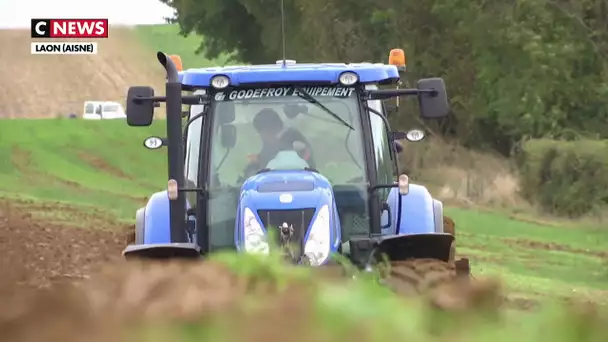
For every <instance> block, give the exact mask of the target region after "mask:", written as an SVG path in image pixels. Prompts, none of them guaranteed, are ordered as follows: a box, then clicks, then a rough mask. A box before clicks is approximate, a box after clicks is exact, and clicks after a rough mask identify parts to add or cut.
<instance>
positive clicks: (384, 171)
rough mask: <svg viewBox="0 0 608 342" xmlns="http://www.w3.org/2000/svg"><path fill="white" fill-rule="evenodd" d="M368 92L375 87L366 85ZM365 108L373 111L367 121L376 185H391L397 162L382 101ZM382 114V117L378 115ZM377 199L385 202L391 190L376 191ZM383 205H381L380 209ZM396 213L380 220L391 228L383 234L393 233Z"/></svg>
mask: <svg viewBox="0 0 608 342" xmlns="http://www.w3.org/2000/svg"><path fill="white" fill-rule="evenodd" d="M366 88H367V89H369V90H374V89H378V87H377V86H375V85H368V86H367V87H366ZM367 106H368V107H369V108H371V109H373V111H371V110H370V111H369V120H370V127H371V133H372V146H373V151H374V162H375V168H376V175H377V178H378V180H377V182H378V184H392V183H394V182H395V181H396V180H397V177H398V174H397V160H396V155H395V153H393V152H394V149H393V146H392V145H391V144H392V142H391V140H390V130H389V127H388V126H387V122H388V121H387V120H386V116H385V115H386V114H385V110H384V106H383V104H382V101H380V100H370V101H367ZM378 113H380V114H382V115H383V116H384V117H383V116H381V115H379V114H378ZM377 191H378V195H379V196H378V197H379V198H380V199H381V200H382V202H387V200H388V195H389V193H390V191H391V189H387V188H385V189H378V190H377ZM382 205H384V203H381V208H382ZM397 214H398V213H396V212H392V213H391V216H392V217H390V219H391V221H392V222H388V221H389V217H388V216H389V215H388V214H387V213H384V214H383V215H382V218H381V224H382V226H383V227H386V226H387V225H388V224H389V223H390V224H391V227H386V228H383V229H382V232H383V233H385V234H388V233H394V232H393V231H391V229H392V228H393V227H394V224H392V223H393V222H395V219H396V218H395V217H394V216H395V215H397Z"/></svg>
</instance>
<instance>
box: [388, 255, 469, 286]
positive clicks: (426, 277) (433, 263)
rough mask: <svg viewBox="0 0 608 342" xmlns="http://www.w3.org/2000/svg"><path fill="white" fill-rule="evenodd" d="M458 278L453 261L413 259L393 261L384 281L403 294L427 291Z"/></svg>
mask: <svg viewBox="0 0 608 342" xmlns="http://www.w3.org/2000/svg"><path fill="white" fill-rule="evenodd" d="M456 279H457V275H456V268H455V267H454V264H453V263H446V262H443V261H441V260H436V259H411V260H405V261H394V262H391V265H390V268H389V270H388V272H386V274H385V275H384V277H383V280H384V283H385V284H386V285H388V286H389V287H391V288H392V289H393V290H394V291H395V292H397V293H399V294H403V295H417V294H423V293H427V292H428V291H431V290H434V289H435V288H437V287H439V286H441V285H445V284H449V283H451V282H453V281H455V280H456Z"/></svg>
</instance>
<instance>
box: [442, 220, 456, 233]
mask: <svg viewBox="0 0 608 342" xmlns="http://www.w3.org/2000/svg"><path fill="white" fill-rule="evenodd" d="M443 232H444V233H448V234H451V235H453V236H454V237H455V236H456V223H454V220H452V219H451V218H450V217H448V216H444V217H443Z"/></svg>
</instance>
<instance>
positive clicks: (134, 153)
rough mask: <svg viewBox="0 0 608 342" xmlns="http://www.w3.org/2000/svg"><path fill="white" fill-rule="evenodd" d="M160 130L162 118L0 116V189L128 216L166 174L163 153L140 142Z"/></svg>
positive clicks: (7, 195)
mask: <svg viewBox="0 0 608 342" xmlns="http://www.w3.org/2000/svg"><path fill="white" fill-rule="evenodd" d="M164 129H165V127H164V122H158V123H155V124H154V125H153V126H151V127H149V128H131V127H128V126H127V124H126V123H125V122H124V121H122V120H116V121H103V122H101V121H84V120H67V119H50V120H2V121H1V124H0V140H1V141H2V144H0V194H1V195H3V196H5V197H21V198H29V199H35V200H38V201H60V202H66V203H72V204H78V205H86V206H96V207H99V208H102V209H104V210H106V211H108V212H109V213H112V214H114V215H116V216H118V217H120V218H127V217H131V216H132V215H133V211H134V210H135V209H136V208H137V205H138V204H142V200H143V198H145V197H146V196H149V195H150V194H151V193H152V192H153V191H155V190H156V191H157V190H159V189H160V188H161V187H162V184H163V183H164V182H163V180H164V179H166V178H165V177H164V175H166V155H165V154H164V153H163V152H162V150H157V151H149V150H147V149H145V148H144V146H143V140H144V139H145V138H146V137H147V136H149V135H162V134H163V132H164Z"/></svg>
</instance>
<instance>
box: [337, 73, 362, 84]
mask: <svg viewBox="0 0 608 342" xmlns="http://www.w3.org/2000/svg"><path fill="white" fill-rule="evenodd" d="M339 80H340V84H342V85H343V86H346V87H348V86H352V85H353V84H355V83H357V82H359V75H357V74H355V73H354V72H350V71H345V72H343V73H342V74H340V78H339Z"/></svg>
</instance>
